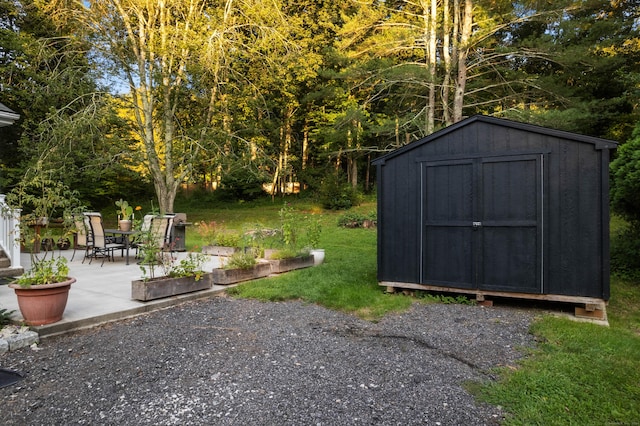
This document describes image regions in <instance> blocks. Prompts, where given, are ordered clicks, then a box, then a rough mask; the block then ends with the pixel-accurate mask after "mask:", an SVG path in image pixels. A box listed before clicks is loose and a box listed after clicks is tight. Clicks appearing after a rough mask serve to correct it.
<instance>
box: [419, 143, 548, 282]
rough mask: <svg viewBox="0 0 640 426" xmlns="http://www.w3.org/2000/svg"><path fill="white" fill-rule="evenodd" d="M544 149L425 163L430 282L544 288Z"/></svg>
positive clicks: (425, 264)
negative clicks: (531, 152)
mask: <svg viewBox="0 0 640 426" xmlns="http://www.w3.org/2000/svg"><path fill="white" fill-rule="evenodd" d="M544 175H545V174H544V155H543V154H521V155H502V156H492V157H478V158H460V157H458V158H455V157H454V158H443V159H438V160H436V161H426V162H423V163H422V194H423V195H422V197H423V198H422V209H423V210H422V218H423V222H422V224H423V234H422V247H421V253H422V254H421V256H422V263H421V276H422V283H423V284H426V285H437V286H445V287H454V288H469V289H478V290H493V291H509V292H524V293H542V292H543V287H544V283H543V277H544V274H543V272H542V271H543V266H544V257H543V252H544V249H543V246H544V241H543V235H544V233H543V227H544V220H543V216H544V215H543V212H544V208H543V207H544V206H543V201H544V193H543V189H544V179H545V176H544Z"/></svg>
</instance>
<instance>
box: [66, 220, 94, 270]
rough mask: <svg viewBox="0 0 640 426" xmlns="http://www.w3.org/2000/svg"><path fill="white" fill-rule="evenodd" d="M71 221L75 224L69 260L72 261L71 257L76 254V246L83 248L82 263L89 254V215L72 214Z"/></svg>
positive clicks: (90, 237)
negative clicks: (71, 252)
mask: <svg viewBox="0 0 640 426" xmlns="http://www.w3.org/2000/svg"><path fill="white" fill-rule="evenodd" d="M73 223H74V225H75V241H74V244H73V255H72V256H71V261H72V262H73V258H74V257H75V256H76V250H78V248H82V249H84V257H83V258H82V263H84V260H85V259H86V258H87V257H88V255H89V247H90V246H91V243H90V241H91V239H92V236H91V225H89V217H88V216H86V215H84V214H83V215H82V216H74V217H73Z"/></svg>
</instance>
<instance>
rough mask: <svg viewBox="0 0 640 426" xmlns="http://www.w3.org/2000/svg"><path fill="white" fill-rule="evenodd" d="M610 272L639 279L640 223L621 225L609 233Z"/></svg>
mask: <svg viewBox="0 0 640 426" xmlns="http://www.w3.org/2000/svg"><path fill="white" fill-rule="evenodd" d="M610 258H611V271H612V272H613V273H615V274H616V275H619V276H621V277H626V278H630V279H640V222H632V223H625V224H622V225H621V226H620V227H619V228H618V229H615V230H613V229H612V231H611V256H610Z"/></svg>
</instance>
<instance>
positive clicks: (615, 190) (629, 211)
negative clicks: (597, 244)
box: [611, 126, 640, 223]
mask: <svg viewBox="0 0 640 426" xmlns="http://www.w3.org/2000/svg"><path fill="white" fill-rule="evenodd" d="M611 177H612V178H611V207H612V209H613V211H614V212H616V213H618V214H620V215H621V216H623V217H624V218H625V219H627V220H628V221H631V222H639V223H640V126H638V127H636V129H635V130H634V132H633V139H631V140H630V141H628V142H627V143H625V144H624V145H622V146H621V147H620V148H618V152H617V158H616V159H615V160H614V161H613V162H612V163H611Z"/></svg>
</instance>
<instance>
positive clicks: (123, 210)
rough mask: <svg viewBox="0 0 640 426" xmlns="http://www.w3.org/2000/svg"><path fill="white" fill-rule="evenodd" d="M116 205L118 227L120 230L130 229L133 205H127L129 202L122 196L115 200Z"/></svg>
mask: <svg viewBox="0 0 640 426" xmlns="http://www.w3.org/2000/svg"><path fill="white" fill-rule="evenodd" d="M116 207H118V228H119V229H120V230H121V231H127V232H128V231H131V223H132V222H131V221H132V218H133V207H132V206H130V205H129V202H127V201H126V200H123V199H122V198H120V199H119V200H118V201H116Z"/></svg>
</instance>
